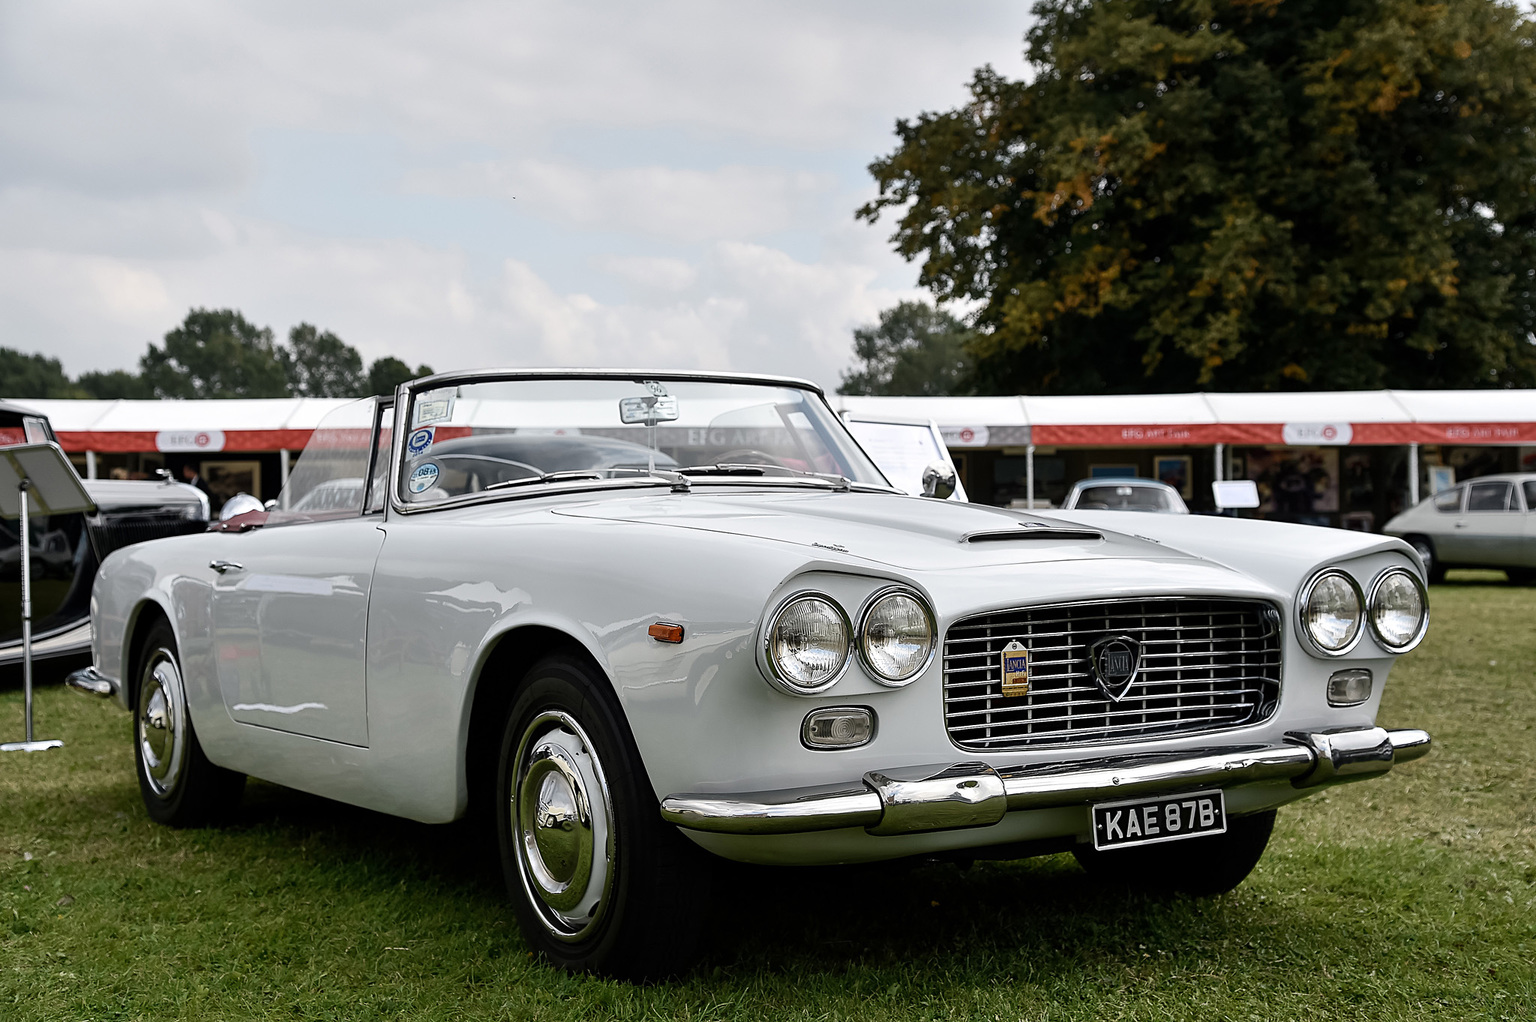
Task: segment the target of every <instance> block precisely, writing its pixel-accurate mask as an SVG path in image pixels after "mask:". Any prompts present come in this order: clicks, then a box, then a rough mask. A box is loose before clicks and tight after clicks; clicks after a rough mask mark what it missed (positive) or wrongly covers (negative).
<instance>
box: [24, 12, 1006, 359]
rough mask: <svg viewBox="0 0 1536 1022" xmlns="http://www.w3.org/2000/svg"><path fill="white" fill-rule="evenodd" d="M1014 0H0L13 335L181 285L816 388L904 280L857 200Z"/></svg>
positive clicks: (135, 323)
mask: <svg viewBox="0 0 1536 1022" xmlns="http://www.w3.org/2000/svg"><path fill="white" fill-rule="evenodd" d="M1027 9H1028V4H1027V2H1026V0H1012V2H1001V0H974V2H955V0H950V2H944V3H939V2H933V3H915V2H891V0H879V2H874V0H871V2H859V3H852V2H850V3H835V2H827V0H823V2H820V3H791V2H784V0H774V2H769V3H743V2H740V0H730V2H724V0H716V2H713V3H687V2H679V3H644V4H637V3H618V2H604V3H596V2H594V3H549V2H543V3H514V2H474V0H463V2H444V0H436V2H433V3H415V4H407V3H388V2H380V0H366V2H364V0H357V2H350V3H349V2H329V3H314V2H308V3H288V2H273V0H265V2H261V3H224V2H218V3H208V2H201V0H185V2H176V0H164V2H147V3H124V2H120V0H118V2H95V3H92V2H71V0H48V2H46V3H38V2H35V0H0V345H4V346H7V347H12V348H18V349H21V350H23V351H42V352H46V353H48V354H50V355H52V356H54V357H57V358H59V359H60V360H62V361H63V363H64V367H65V370H66V371H67V372H69V373H71V374H77V373H79V372H81V371H83V370H87V369H111V368H127V367H132V366H133V365H134V364H135V363H136V361H137V359H138V356H139V355H140V354H141V353H142V352H143V350H144V347H145V344H146V343H147V342H149V341H152V340H153V341H159V339H160V338H161V336H162V335H164V333H165V332H166V331H167V330H169V329H170V328H171V327H173V326H174V325H175V324H176V323H178V322H179V321H180V320H181V318H182V317H183V316H184V315H185V313H186V311H187V309H188V308H190V307H192V306H207V307H233V308H237V309H239V310H241V311H242V312H244V313H245V314H246V315H247V316H249V317H250V318H252V319H253V320H255V321H256V322H258V323H261V324H264V325H268V326H271V327H272V328H273V329H274V330H275V331H276V332H277V334H278V336H279V337H280V338H282V337H285V336H286V334H287V331H288V328H289V327H291V326H292V325H293V324H295V323H298V322H300V321H307V322H310V323H314V324H316V325H318V326H321V327H323V328H326V329H330V330H334V331H335V332H336V333H338V334H339V335H341V337H342V338H344V339H345V340H346V341H348V342H349V343H351V344H352V345H354V346H356V347H357V348H358V349H359V350H361V351H362V353H363V354H364V356H365V357H366V358H376V357H379V356H381V355H386V354H394V355H398V356H400V357H402V358H405V359H407V360H408V361H410V362H411V363H412V364H415V363H417V362H423V361H424V362H428V363H430V364H431V365H432V366H433V367H434V368H436V369H439V370H443V369H450V368H463V367H469V366H484V365H609V366H613V365H637V366H655V367H658V368H663V367H665V368H696V367H698V368H714V369H733V370H745V371H764V372H777V373H788V374H792V375H799V376H808V377H811V378H812V379H815V380H817V381H819V382H821V383H823V384H824V385H827V386H828V387H831V386H835V385H836V383H837V381H838V374H839V370H841V369H842V368H844V367H846V366H847V364H848V363H849V360H850V359H851V355H852V341H851V330H852V328H853V327H854V326H856V325H859V324H862V323H866V322H870V321H873V320H874V319H875V317H876V315H877V314H878V312H879V311H880V310H881V309H883V308H886V307H888V306H890V305H892V304H894V303H895V302H896V301H898V300H900V299H902V298H905V297H913V296H916V295H917V293H918V292H916V291H915V290H914V289H913V286H912V285H913V283H914V281H915V280H916V267H914V266H912V265H909V264H907V263H905V262H903V261H902V260H900V259H899V258H897V257H896V256H895V255H894V254H892V252H891V250H890V246H889V244H888V243H887V241H886V238H887V237H888V236H889V234H890V232H891V226H890V222H889V220H887V221H883V222H882V223H881V224H879V225H876V226H874V227H871V226H869V225H868V224H864V223H861V222H856V221H855V220H854V218H853V210H854V209H855V208H856V207H857V206H858V205H859V204H860V203H862V202H863V201H865V200H866V199H867V198H868V197H869V196H870V195H872V194H873V191H874V189H873V187H872V185H871V182H870V179H869V175H868V172H867V170H866V169H865V168H866V167H867V165H868V164H869V162H870V161H871V160H872V159H873V158H875V157H876V156H878V155H880V154H883V153H885V152H887V151H889V150H890V149H891V147H892V144H893V135H892V128H893V125H894V123H895V120H896V119H897V118H898V117H911V116H914V115H916V114H917V113H918V112H920V111H922V110H933V109H945V108H948V107H951V106H953V105H955V104H956V103H958V102H960V101H961V100H962V99H963V97H964V95H965V92H964V87H965V84H966V82H967V81H968V80H969V79H970V76H971V72H972V70H973V69H974V68H976V67H977V66H979V65H981V64H984V63H991V64H993V65H994V66H995V67H997V68H998V69H999V70H1002V71H1004V72H1005V73H1007V74H1009V75H1012V76H1017V75H1021V74H1022V73H1023V61H1022V56H1021V53H1022V36H1023V31H1024V26H1025V21H1026V18H1027Z"/></svg>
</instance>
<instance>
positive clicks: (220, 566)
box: [208, 561, 245, 575]
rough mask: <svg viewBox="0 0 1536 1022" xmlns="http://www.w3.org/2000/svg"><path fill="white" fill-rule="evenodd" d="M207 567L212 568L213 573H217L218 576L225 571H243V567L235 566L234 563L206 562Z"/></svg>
mask: <svg viewBox="0 0 1536 1022" xmlns="http://www.w3.org/2000/svg"><path fill="white" fill-rule="evenodd" d="M208 567H210V568H212V569H213V570H214V571H216V572H218V573H219V574H220V575H222V574H224V573H225V572H226V571H230V570H234V571H243V570H244V569H245V565H243V564H237V563H236V562H234V561H209V562H208Z"/></svg>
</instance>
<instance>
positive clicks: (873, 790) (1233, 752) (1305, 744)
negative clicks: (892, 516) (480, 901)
mask: <svg viewBox="0 0 1536 1022" xmlns="http://www.w3.org/2000/svg"><path fill="white" fill-rule="evenodd" d="M1430 744H1431V743H1430V737H1429V735H1428V734H1427V733H1426V732H1424V731H1420V730H1417V729H1413V728H1406V729H1402V730H1396V731H1388V730H1386V729H1384V728H1379V727H1361V728H1342V729H1339V730H1333V731H1319V732H1291V733H1289V734H1287V735H1286V741H1285V742H1283V743H1280V744H1274V745H1268V744H1256V745H1235V746H1227V747H1223V748H1216V749H1209V750H1206V751H1204V752H1197V753H1194V754H1188V753H1180V752H1164V753H1143V754H1139V755H1130V756H1103V757H1098V758H1094V759H1085V760H1073V761H1070V762H1065V763H1041V764H1033V765H1029V766H1015V767H1005V768H1001V769H997V768H994V767H991V766H989V765H987V764H985V763H977V762H971V763H956V764H953V765H950V766H937V767H922V768H917V769H903V770H890V771H873V770H872V771H870V772H869V773H867V774H865V775H864V783H863V785H862V786H854V785H849V784H832V785H818V786H813V787H804V788H784V789H780V790H777V791H760V792H750V793H743V794H712V793H701V794H677V795H671V796H668V797H667V798H665V799H663V800H662V803H661V816H662V819H664V820H666V821H667V822H668V823H673V824H676V825H677V826H679V827H686V828H688V829H689V830H698V831H706V832H709V833H715V834H746V835H762V834H803V833H809V832H813V831H820V830H835V829H838V828H843V827H863V828H865V829H866V830H868V831H869V832H870V833H871V834H877V835H878V834H900V833H919V832H923V831H929V830H947V829H953V828H956V827H975V826H987V825H988V824H991V823H995V822H997V821H998V820H1001V819H1002V807H1003V806H1004V805H1006V809H1007V811H1009V812H1013V811H1018V810H1024V809H1053V808H1060V807H1064V806H1081V805H1087V804H1089V803H1093V802H1102V801H1108V800H1111V799H1120V798H1127V797H1136V796H1139V795H1154V794H1162V793H1171V792H1176V791H1179V790H1181V789H1191V790H1192V789H1195V788H1201V787H1211V786H1216V787H1229V786H1232V785H1238V784H1250V783H1253V782H1256V781H1277V780H1290V781H1291V783H1292V784H1294V785H1295V786H1296V787H1298V788H1321V787H1325V786H1327V785H1331V784H1342V783H1344V782H1347V781H1358V780H1365V779H1367V778H1370V777H1375V776H1377V775H1379V774H1383V773H1386V772H1387V771H1388V770H1390V769H1392V767H1393V765H1394V764H1396V763H1406V762H1408V761H1409V760H1414V759H1418V758H1419V757H1421V756H1423V755H1424V754H1425V753H1427V752H1428V751H1429V749H1430ZM999 782H1000V784H999ZM999 788H1000V789H1001V790H999Z"/></svg>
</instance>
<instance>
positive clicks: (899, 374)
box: [837, 302, 972, 396]
mask: <svg viewBox="0 0 1536 1022" xmlns="http://www.w3.org/2000/svg"><path fill="white" fill-rule="evenodd" d="M971 336H972V332H971V330H970V328H969V327H967V326H966V325H965V324H964V323H962V322H960V320H958V319H956V318H955V317H954V316H952V315H950V314H949V313H948V312H945V311H943V310H941V309H935V308H934V307H933V306H931V305H928V304H926V303H924V302H899V303H897V304H896V305H894V306H892V307H891V308H889V309H886V310H885V311H884V312H882V313H880V322H879V323H878V324H876V325H873V326H867V327H860V328H859V329H857V330H855V331H854V332H853V349H854V357H855V358H856V359H857V360H858V362H857V364H856V365H855V367H854V368H853V369H852V370H850V371H848V372H846V373H844V374H843V382H842V385H841V386H840V387H838V388H837V390H838V393H840V394H921V395H925V396H933V395H938V394H963V393H966V392H967V390H966V383H965V381H966V377H967V374H968V371H969V369H970V363H969V360H968V359H967V358H966V355H965V350H964V345H965V342H966V341H968V340H969V339H970V338H971Z"/></svg>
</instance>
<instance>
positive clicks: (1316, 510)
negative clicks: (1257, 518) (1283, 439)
mask: <svg viewBox="0 0 1536 1022" xmlns="http://www.w3.org/2000/svg"><path fill="white" fill-rule="evenodd" d="M1248 478H1249V479H1252V480H1253V481H1254V482H1255V483H1257V484H1258V487H1259V510H1260V511H1263V512H1268V513H1270V514H1274V515H1276V516H1279V517H1286V518H1295V519H1297V520H1300V521H1305V520H1306V519H1307V518H1308V517H1310V516H1313V515H1327V514H1330V513H1332V512H1335V511H1337V510H1338V509H1339V452H1338V449H1337V448H1330V447H1285V448H1280V449H1278V450H1257V451H1249V452H1248ZM1317 524H1325V522H1319V523H1317Z"/></svg>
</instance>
